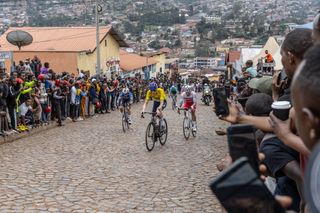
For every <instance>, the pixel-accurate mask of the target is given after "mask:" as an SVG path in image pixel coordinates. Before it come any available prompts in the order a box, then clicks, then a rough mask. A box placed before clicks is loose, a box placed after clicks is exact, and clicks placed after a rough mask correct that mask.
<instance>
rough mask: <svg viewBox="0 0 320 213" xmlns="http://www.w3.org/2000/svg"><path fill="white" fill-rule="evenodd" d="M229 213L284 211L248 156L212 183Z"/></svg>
mask: <svg viewBox="0 0 320 213" xmlns="http://www.w3.org/2000/svg"><path fill="white" fill-rule="evenodd" d="M210 188H211V190H212V191H213V193H214V194H215V195H216V197H217V198H218V200H219V201H220V203H221V204H222V205H223V207H224V208H225V209H226V210H227V212H229V213H284V212H285V210H284V209H283V208H282V207H281V206H280V205H279V203H278V202H277V201H276V200H275V199H274V197H273V195H272V194H271V192H270V191H269V190H268V188H267V187H266V186H265V185H264V183H263V182H262V181H261V179H260V178H259V176H258V174H257V173H256V172H255V171H254V169H253V168H252V166H251V164H250V163H249V161H248V159H247V158H246V157H242V158H239V159H238V160H237V161H235V162H234V163H233V164H232V165H231V166H230V167H229V168H227V169H226V170H224V171H223V172H222V173H220V175H219V176H218V177H217V178H216V179H215V180H214V181H213V182H212V183H211V184H210Z"/></svg>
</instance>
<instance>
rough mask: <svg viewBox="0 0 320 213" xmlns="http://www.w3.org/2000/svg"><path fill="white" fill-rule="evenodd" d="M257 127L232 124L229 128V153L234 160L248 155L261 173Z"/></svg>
mask: <svg viewBox="0 0 320 213" xmlns="http://www.w3.org/2000/svg"><path fill="white" fill-rule="evenodd" d="M255 132H256V129H255V128H254V127H253V126H252V125H246V124H240V125H232V126H230V127H228V129H227V135H228V145H229V153H230V156H231V158H232V161H236V160H237V159H239V158H241V157H247V158H248V159H249V162H250V164H251V165H252V167H253V168H254V170H255V171H256V172H257V174H259V158H258V148H257V143H256V135H255Z"/></svg>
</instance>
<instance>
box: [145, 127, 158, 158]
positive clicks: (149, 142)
mask: <svg viewBox="0 0 320 213" xmlns="http://www.w3.org/2000/svg"><path fill="white" fill-rule="evenodd" d="M155 137H156V135H155V128H154V124H153V123H149V124H148V126H147V131H146V147H147V150H148V151H149V152H150V151H152V150H153V147H154V144H155V142H156V138H155Z"/></svg>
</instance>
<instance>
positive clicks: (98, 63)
mask: <svg viewBox="0 0 320 213" xmlns="http://www.w3.org/2000/svg"><path fill="white" fill-rule="evenodd" d="M99 10H100V5H98V0H96V46H97V47H96V48H97V49H96V51H97V69H96V74H100V72H101V63H100V38H99V37H100V30H99Z"/></svg>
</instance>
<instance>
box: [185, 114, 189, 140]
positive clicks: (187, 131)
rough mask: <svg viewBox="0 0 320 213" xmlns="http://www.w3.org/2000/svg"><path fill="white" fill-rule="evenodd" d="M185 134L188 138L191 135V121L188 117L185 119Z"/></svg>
mask: <svg viewBox="0 0 320 213" xmlns="http://www.w3.org/2000/svg"><path fill="white" fill-rule="evenodd" d="M183 135H184V138H185V139H186V140H188V139H189V137H190V121H189V118H187V117H185V118H184V119H183Z"/></svg>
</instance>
